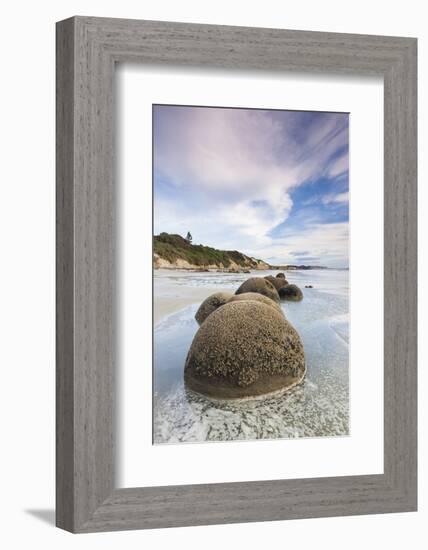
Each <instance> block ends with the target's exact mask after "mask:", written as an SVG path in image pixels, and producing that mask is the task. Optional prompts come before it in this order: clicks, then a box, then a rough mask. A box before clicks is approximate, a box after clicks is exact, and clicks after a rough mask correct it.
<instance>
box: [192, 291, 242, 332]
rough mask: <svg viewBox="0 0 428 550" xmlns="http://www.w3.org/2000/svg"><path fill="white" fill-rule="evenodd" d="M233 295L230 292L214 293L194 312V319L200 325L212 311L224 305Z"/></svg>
mask: <svg viewBox="0 0 428 550" xmlns="http://www.w3.org/2000/svg"><path fill="white" fill-rule="evenodd" d="M232 296H233V294H232V293H231V292H216V293H215V294H211V296H208V298H205V300H204V301H203V302H202V304H201V305H200V306H199V309H198V311H197V312H196V315H195V319H196V321H197V322H198V323H199V324H200V325H201V324H202V323H203V322H204V321H205V319H206V318H207V317H208V315H210V314H211V313H212V312H213V311H215V310H216V309H217V308H219V307H220V306H222V305H224V304H225V303H226V302H227V301H228V300H229V299H230V298H231V297H232Z"/></svg>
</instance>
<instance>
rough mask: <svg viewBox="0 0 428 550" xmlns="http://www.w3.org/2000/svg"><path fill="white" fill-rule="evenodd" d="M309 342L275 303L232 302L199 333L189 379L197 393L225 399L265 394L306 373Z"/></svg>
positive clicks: (188, 361) (189, 362) (186, 374)
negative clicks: (306, 351)
mask: <svg viewBox="0 0 428 550" xmlns="http://www.w3.org/2000/svg"><path fill="white" fill-rule="evenodd" d="M305 372H306V368H305V355H304V350H303V344H302V341H301V340H300V337H299V335H298V333H297V332H296V330H295V329H294V327H293V326H292V325H291V324H290V323H289V322H288V321H287V320H286V319H285V317H284V316H283V315H282V314H281V313H280V312H279V311H277V310H276V309H275V308H274V307H272V306H267V305H265V304H262V303H259V302H257V301H254V300H242V301H236V302H230V303H228V304H226V305H224V306H222V307H220V308H219V309H217V310H216V311H214V312H213V313H212V314H211V315H210V316H209V317H208V318H207V319H206V320H205V322H204V323H203V324H202V325H201V327H200V328H199V330H198V332H197V333H196V335H195V337H194V339H193V342H192V345H191V346H190V349H189V352H188V354H187V358H186V364H185V368H184V379H185V382H186V384H187V386H188V388H190V389H191V390H193V391H196V392H199V393H202V394H204V395H208V396H210V397H214V398H220V399H233V398H242V397H252V396H257V395H264V394H268V393H271V392H273V391H277V390H280V389H286V388H289V387H292V386H294V385H296V384H298V383H299V382H301V381H302V380H303V378H304V376H305Z"/></svg>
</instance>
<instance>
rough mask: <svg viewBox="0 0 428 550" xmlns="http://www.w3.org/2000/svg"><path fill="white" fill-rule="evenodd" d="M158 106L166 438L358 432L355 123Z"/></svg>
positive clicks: (158, 420)
mask: <svg viewBox="0 0 428 550" xmlns="http://www.w3.org/2000/svg"><path fill="white" fill-rule="evenodd" d="M152 112H153V327H154V328H153V443H154V444H165V443H170V444H171V443H181V442H187V443H191V442H209V441H222V442H224V441H232V440H255V439H282V438H301V437H335V436H347V435H349V321H350V319H349V114H348V113H332V112H307V111H290V110H272V109H246V108H233V107H216V106H206V107H205V106H204V107H200V106H185V105H153V110H152Z"/></svg>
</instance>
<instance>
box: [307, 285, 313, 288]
mask: <svg viewBox="0 0 428 550" xmlns="http://www.w3.org/2000/svg"><path fill="white" fill-rule="evenodd" d="M305 288H314V287H313V286H312V285H305Z"/></svg>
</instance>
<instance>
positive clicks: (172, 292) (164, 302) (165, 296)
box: [153, 281, 228, 326]
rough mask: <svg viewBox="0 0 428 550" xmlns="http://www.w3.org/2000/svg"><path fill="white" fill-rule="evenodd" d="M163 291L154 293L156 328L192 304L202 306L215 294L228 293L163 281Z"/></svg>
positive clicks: (223, 290) (224, 290) (222, 290)
mask: <svg viewBox="0 0 428 550" xmlns="http://www.w3.org/2000/svg"><path fill="white" fill-rule="evenodd" d="M159 286H161V289H160V288H159V289H156V290H155V293H154V307H153V310H154V311H153V313H154V324H155V326H156V325H157V324H158V323H159V322H160V321H161V320H162V319H164V318H165V317H167V316H168V315H171V314H172V313H175V312H177V311H180V310H181V309H183V308H185V307H187V306H190V305H192V304H200V303H201V302H202V301H203V300H205V298H207V297H208V296H210V295H211V294H214V293H215V292H228V290H227V289H222V288H206V287H201V288H195V287H191V286H177V285H175V284H171V283H167V282H166V281H163V282H162V284H161V285H159Z"/></svg>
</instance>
